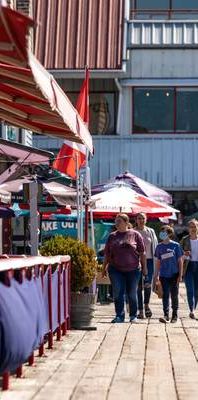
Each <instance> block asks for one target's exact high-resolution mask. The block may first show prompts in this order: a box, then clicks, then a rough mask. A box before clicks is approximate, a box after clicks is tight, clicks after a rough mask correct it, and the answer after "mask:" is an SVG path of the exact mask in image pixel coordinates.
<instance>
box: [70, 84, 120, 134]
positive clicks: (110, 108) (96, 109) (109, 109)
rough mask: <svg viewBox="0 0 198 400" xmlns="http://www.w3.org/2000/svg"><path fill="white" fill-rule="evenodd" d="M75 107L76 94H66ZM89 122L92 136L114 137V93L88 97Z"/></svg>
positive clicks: (92, 94) (94, 94)
mask: <svg viewBox="0 0 198 400" xmlns="http://www.w3.org/2000/svg"><path fill="white" fill-rule="evenodd" d="M68 96H69V98H70V100H71V102H72V103H73V104H74V105H75V104H76V100H77V96H78V94H77V93H68ZM89 107H90V122H89V130H90V132H91V133H92V135H114V134H115V133H116V93H115V92H106V93H105V92H103V93H99V92H97V93H93V92H92V93H91V94H90V96H89Z"/></svg>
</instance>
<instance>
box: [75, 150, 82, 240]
mask: <svg viewBox="0 0 198 400" xmlns="http://www.w3.org/2000/svg"><path fill="white" fill-rule="evenodd" d="M75 161H76V206H77V238H78V239H79V240H81V237H80V236H81V235H80V201H79V168H78V154H76V155H75Z"/></svg>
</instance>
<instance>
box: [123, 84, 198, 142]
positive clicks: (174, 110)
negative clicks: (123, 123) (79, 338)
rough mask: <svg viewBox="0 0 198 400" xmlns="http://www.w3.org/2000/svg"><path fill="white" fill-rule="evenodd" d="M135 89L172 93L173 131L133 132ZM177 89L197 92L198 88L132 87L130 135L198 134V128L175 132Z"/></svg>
mask: <svg viewBox="0 0 198 400" xmlns="http://www.w3.org/2000/svg"><path fill="white" fill-rule="evenodd" d="M135 89H145V90H146V89H148V90H149V89H171V90H173V91H174V93H173V95H174V100H173V130H172V131H169V132H160V131H156V132H146V133H145V132H135V131H134V122H135V112H134V111H135V102H134V98H135V97H134V92H135ZM178 89H197V92H198V86H133V87H132V132H131V134H132V135H146V136H147V135H155V136H157V135H177V134H178V135H182V134H183V135H190V134H196V135H197V134H198V128H197V131H186V132H184V131H179V130H177V126H176V125H177V90H178Z"/></svg>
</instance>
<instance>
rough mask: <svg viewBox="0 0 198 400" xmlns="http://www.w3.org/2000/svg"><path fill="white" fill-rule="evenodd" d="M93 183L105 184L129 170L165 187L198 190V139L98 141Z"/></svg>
mask: <svg viewBox="0 0 198 400" xmlns="http://www.w3.org/2000/svg"><path fill="white" fill-rule="evenodd" d="M94 148H95V155H94V158H93V159H92V161H91V175H92V183H93V184H95V183H99V182H105V181H106V180H108V179H110V178H111V177H113V176H115V175H117V174H118V173H121V172H123V171H125V170H129V171H131V172H133V173H134V174H135V175H138V176H139V177H141V178H143V179H146V180H148V181H149V182H152V183H153V184H156V185H159V186H161V187H165V188H170V189H177V188H183V189H188V188H198V172H197V171H198V157H197V154H198V135H197V137H196V136H195V135H194V137H193V136H192V137H188V136H185V135H183V137H179V136H178V135H177V137H175V135H171V136H170V135H168V136H167V137H163V138H160V137H154V136H153V137H152V138H151V137H150V138H146V137H140V136H139V137H138V136H136V137H135V135H131V136H128V137H116V138H104V137H103V138H99V137H98V138H94Z"/></svg>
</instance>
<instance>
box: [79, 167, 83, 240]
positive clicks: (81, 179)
mask: <svg viewBox="0 0 198 400" xmlns="http://www.w3.org/2000/svg"><path fill="white" fill-rule="evenodd" d="M83 219H84V218H83V176H82V175H80V240H81V241H82V242H83Z"/></svg>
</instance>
